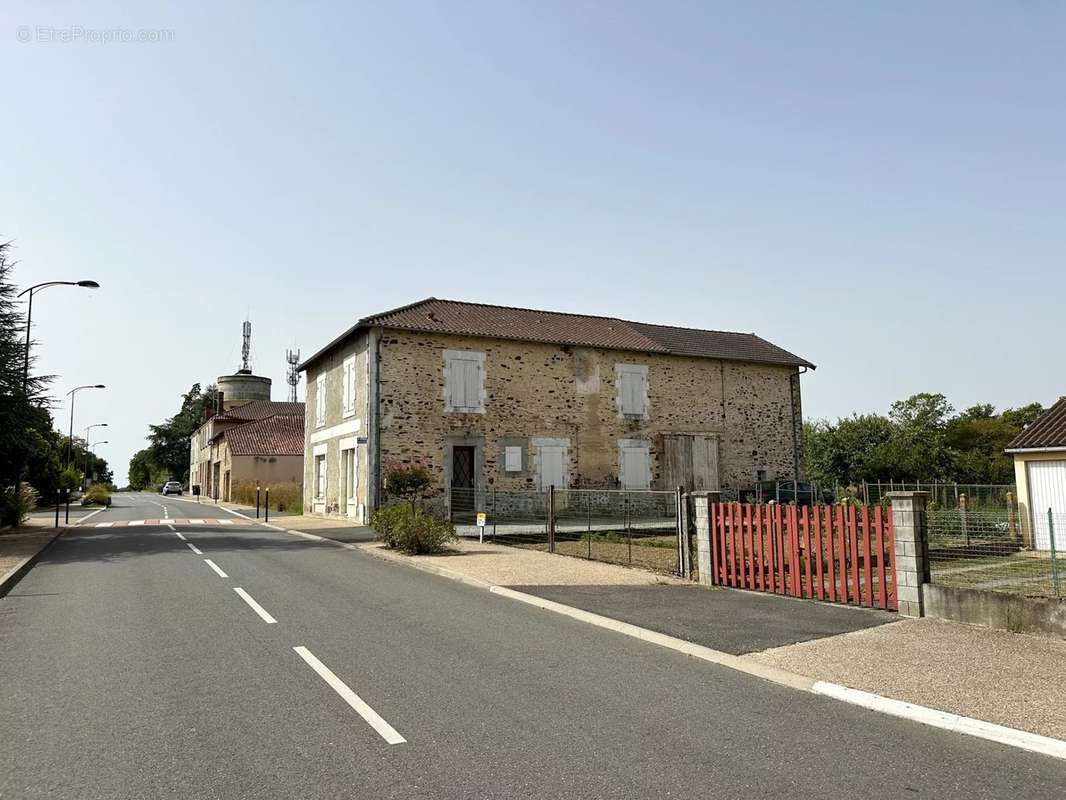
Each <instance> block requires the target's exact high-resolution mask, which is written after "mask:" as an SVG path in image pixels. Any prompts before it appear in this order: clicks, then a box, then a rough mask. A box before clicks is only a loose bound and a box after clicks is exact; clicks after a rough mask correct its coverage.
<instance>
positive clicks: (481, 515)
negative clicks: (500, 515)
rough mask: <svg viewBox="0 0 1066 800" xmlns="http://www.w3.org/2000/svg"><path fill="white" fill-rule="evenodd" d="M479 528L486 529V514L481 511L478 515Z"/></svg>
mask: <svg viewBox="0 0 1066 800" xmlns="http://www.w3.org/2000/svg"><path fill="white" fill-rule="evenodd" d="M477 526H478V527H479V528H484V527H485V512H484V511H479V512H478V514H477Z"/></svg>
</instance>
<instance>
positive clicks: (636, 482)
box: [618, 439, 651, 489]
mask: <svg viewBox="0 0 1066 800" xmlns="http://www.w3.org/2000/svg"><path fill="white" fill-rule="evenodd" d="M618 473H619V474H618V478H619V482H620V483H621V484H622V487H623V488H625V489H650V488H651V450H650V448H649V446H648V443H647V442H645V441H643V440H641V439H620V440H619V442H618Z"/></svg>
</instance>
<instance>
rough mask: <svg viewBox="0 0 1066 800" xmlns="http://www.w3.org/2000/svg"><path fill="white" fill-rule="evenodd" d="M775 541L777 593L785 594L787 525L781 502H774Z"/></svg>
mask: <svg viewBox="0 0 1066 800" xmlns="http://www.w3.org/2000/svg"><path fill="white" fill-rule="evenodd" d="M773 513H774V542H775V543H776V547H775V551H776V553H777V593H778V594H784V593H785V588H786V586H787V584H786V583H785V527H784V525H783V524H782V522H781V504H780V503H775V504H774V512H773Z"/></svg>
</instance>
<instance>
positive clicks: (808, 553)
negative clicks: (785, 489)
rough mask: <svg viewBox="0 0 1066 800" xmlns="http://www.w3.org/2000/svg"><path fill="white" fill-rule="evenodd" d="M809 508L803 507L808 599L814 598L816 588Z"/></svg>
mask: <svg viewBox="0 0 1066 800" xmlns="http://www.w3.org/2000/svg"><path fill="white" fill-rule="evenodd" d="M809 510H810V509H809V508H808V506H804V507H803V567H804V569H803V577H804V578H805V580H806V590H807V597H808V598H810V599H813V598H814V588H813V587H812V586H811V521H810V516H809V515H808V513H807V512H808V511H809Z"/></svg>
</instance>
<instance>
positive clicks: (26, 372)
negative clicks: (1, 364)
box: [15, 281, 100, 528]
mask: <svg viewBox="0 0 1066 800" xmlns="http://www.w3.org/2000/svg"><path fill="white" fill-rule="evenodd" d="M49 286H80V287H81V288H83V289H99V288H100V284H98V283H97V282H96V281H45V282H44V283H38V284H35V285H33V286H31V287H30V288H29V289H23V290H22V291H21V292H19V293H18V294H17V295H16V297H22V295H24V294H28V295H29V296H30V297H29V301H28V303H27V305H26V352H25V353H24V355H23V362H22V396H23V397H25V396H26V395H27V391H26V385H27V384H28V383H29V379H30V329H31V327H32V326H33V293H34V292H36V291H38V290H40V289H47V288H48V287H49ZM68 458H69V456H68ZM23 466H24V465H23V463H22V458H21V457H20V458H19V459H18V468H17V469H16V470H15V496H16V497H19V498H20V497H21V493H22V468H23ZM56 527H57V528H58V527H59V501H58V500H57V501H56Z"/></svg>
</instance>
